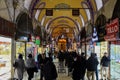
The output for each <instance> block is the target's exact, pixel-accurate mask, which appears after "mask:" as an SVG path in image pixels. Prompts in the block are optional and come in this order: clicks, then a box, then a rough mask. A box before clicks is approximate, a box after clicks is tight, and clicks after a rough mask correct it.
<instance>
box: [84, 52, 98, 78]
mask: <svg viewBox="0 0 120 80" xmlns="http://www.w3.org/2000/svg"><path fill="white" fill-rule="evenodd" d="M98 63H99V62H98V60H97V59H96V58H95V54H94V53H91V56H90V57H89V58H88V60H87V66H86V67H87V78H88V80H95V71H96V65H98ZM91 76H92V79H91Z"/></svg>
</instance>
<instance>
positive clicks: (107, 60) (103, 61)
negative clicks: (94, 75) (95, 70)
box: [100, 52, 110, 80]
mask: <svg viewBox="0 0 120 80" xmlns="http://www.w3.org/2000/svg"><path fill="white" fill-rule="evenodd" d="M100 64H101V66H102V78H103V77H104V76H103V75H105V79H106V80H107V77H108V68H109V64H110V58H109V57H108V54H107V53H106V52H105V53H104V56H103V57H102V59H101V63H100ZM104 73H105V74H104Z"/></svg>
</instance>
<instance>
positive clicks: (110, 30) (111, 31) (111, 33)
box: [104, 18, 119, 41]
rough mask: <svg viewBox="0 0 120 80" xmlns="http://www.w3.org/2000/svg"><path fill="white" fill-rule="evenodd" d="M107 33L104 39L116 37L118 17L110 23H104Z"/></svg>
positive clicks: (114, 38) (109, 39)
mask: <svg viewBox="0 0 120 80" xmlns="http://www.w3.org/2000/svg"><path fill="white" fill-rule="evenodd" d="M106 31H107V35H106V36H105V37H104V38H105V40H108V41H111V40H116V39H117V33H118V31H119V19H118V18H116V19H115V20H113V21H112V22H111V23H110V24H107V25H106Z"/></svg>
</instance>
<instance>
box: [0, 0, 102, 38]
mask: <svg viewBox="0 0 120 80" xmlns="http://www.w3.org/2000/svg"><path fill="white" fill-rule="evenodd" d="M12 1H13V0H6V2H5V0H1V1H0V4H1V6H2V4H3V3H6V4H7V2H11V4H12ZM15 1H18V2H19V4H20V5H21V7H22V8H23V6H22V5H24V8H26V10H28V13H29V15H30V16H31V17H32V19H34V20H33V21H37V23H39V25H40V26H42V27H44V28H45V30H46V31H47V32H48V33H49V34H52V36H53V37H58V35H59V34H61V31H62V32H63V31H64V33H67V34H71V35H68V36H69V37H74V36H73V35H77V34H79V32H80V30H81V28H82V27H85V25H86V23H87V22H88V21H90V20H91V21H92V20H94V14H95V13H96V12H97V11H99V9H100V8H101V7H102V6H103V0H15ZM7 6H8V7H7V8H10V7H9V5H7ZM19 8H20V7H19ZM48 8H49V9H52V10H53V16H46V9H48ZM56 8H57V9H56ZM60 8H62V9H60ZM77 8H78V9H79V13H80V14H79V16H73V15H72V9H77ZM2 11H3V10H0V13H1V12H2ZM11 11H12V13H13V10H10V9H9V10H8V12H9V13H11ZM0 15H3V14H0ZM10 17H11V16H10ZM34 28H36V26H34ZM62 29H64V30H62ZM65 29H66V30H65ZM67 30H69V31H68V32H66V31H67ZM56 32H57V33H58V35H57V34H55V33H56Z"/></svg>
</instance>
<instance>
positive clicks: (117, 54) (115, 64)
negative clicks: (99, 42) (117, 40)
mask: <svg viewBox="0 0 120 80" xmlns="http://www.w3.org/2000/svg"><path fill="white" fill-rule="evenodd" d="M110 54H111V65H110V66H111V79H112V80H119V79H120V44H113V43H111V45H110Z"/></svg>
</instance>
